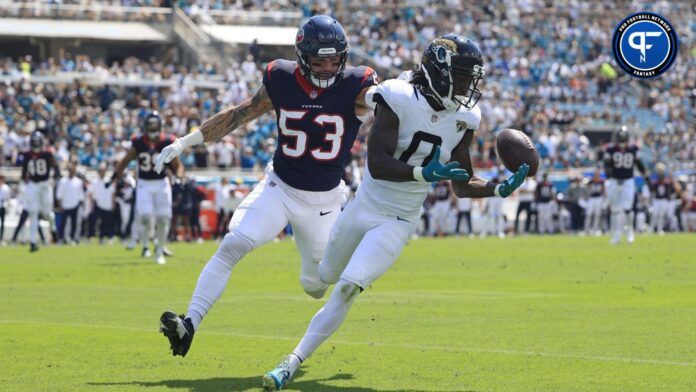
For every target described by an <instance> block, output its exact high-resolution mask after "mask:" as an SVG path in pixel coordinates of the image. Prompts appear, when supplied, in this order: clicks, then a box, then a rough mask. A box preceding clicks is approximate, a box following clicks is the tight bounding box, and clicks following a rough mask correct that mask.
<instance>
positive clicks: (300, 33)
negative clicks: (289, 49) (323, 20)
mask: <svg viewBox="0 0 696 392" xmlns="http://www.w3.org/2000/svg"><path fill="white" fill-rule="evenodd" d="M303 40H304V30H303V29H300V30H299V31H298V32H297V35H296V36H295V44H299V43H300V42H302V41H303Z"/></svg>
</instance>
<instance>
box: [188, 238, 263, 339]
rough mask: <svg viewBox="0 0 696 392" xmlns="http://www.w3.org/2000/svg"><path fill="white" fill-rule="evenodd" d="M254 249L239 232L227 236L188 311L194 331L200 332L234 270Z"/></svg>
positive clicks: (204, 268)
mask: <svg viewBox="0 0 696 392" xmlns="http://www.w3.org/2000/svg"><path fill="white" fill-rule="evenodd" d="M252 249H254V245H253V243H252V242H251V240H250V239H248V238H246V237H244V236H243V235H241V234H239V233H237V232H230V233H227V235H225V238H223V240H222V242H221V243H220V247H219V248H218V250H217V252H215V254H214V255H213V257H211V258H210V260H209V261H208V263H207V264H206V265H205V267H203V271H201V275H200V276H199V277H198V283H196V288H195V289H194V290H193V295H192V296H191V302H190V303H189V308H188V310H187V311H186V315H187V317H190V318H191V323H192V324H193V329H194V330H198V325H199V324H200V323H201V320H202V319H203V317H205V315H206V314H207V313H208V310H210V308H212V307H213V305H214V304H215V302H216V301H217V300H218V299H219V298H220V296H221V295H222V293H223V292H224V291H225V287H227V281H229V279H230V274H231V273H232V268H234V266H235V265H236V264H237V262H238V261H239V260H241V259H242V257H244V255H245V254H247V253H248V252H249V251H251V250H252Z"/></svg>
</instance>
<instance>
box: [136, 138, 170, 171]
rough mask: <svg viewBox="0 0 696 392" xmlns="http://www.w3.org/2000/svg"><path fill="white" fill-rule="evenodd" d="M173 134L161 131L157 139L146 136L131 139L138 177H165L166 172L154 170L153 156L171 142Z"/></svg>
mask: <svg viewBox="0 0 696 392" xmlns="http://www.w3.org/2000/svg"><path fill="white" fill-rule="evenodd" d="M173 141H174V137H173V136H169V135H165V134H164V133H162V134H161V135H160V138H159V140H156V141H152V140H150V139H149V138H148V137H147V136H136V137H134V138H133V139H131V142H132V144H133V148H135V151H136V158H137V159H138V178H141V179H143V180H157V179H160V178H164V177H166V176H167V175H166V173H165V171H164V170H162V172H161V173H157V172H156V171H155V156H157V154H159V153H160V152H162V149H164V148H165V147H167V146H168V145H170V144H172V142H173Z"/></svg>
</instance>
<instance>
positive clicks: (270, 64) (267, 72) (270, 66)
mask: <svg viewBox="0 0 696 392" xmlns="http://www.w3.org/2000/svg"><path fill="white" fill-rule="evenodd" d="M275 62H276V60H273V61H271V62H270V63H268V65H267V66H266V75H267V76H268V80H269V81H270V80H271V70H272V69H273V64H275Z"/></svg>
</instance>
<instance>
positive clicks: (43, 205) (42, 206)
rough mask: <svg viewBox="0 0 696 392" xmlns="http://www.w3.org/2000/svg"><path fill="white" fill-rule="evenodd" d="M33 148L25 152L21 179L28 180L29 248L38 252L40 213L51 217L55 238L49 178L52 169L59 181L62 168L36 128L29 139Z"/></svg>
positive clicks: (51, 191)
mask: <svg viewBox="0 0 696 392" xmlns="http://www.w3.org/2000/svg"><path fill="white" fill-rule="evenodd" d="M29 145H30V147H31V150H30V151H27V152H25V153H24V160H23V163H22V179H23V180H24V181H26V182H27V190H26V201H27V211H28V212H29V218H30V221H29V222H31V223H30V226H29V229H30V243H31V244H30V245H29V250H30V251H31V252H36V251H37V250H39V246H38V245H37V244H36V236H37V234H38V232H39V214H40V215H43V217H44V218H46V219H48V221H49V223H50V225H51V232H52V233H53V239H54V241H55V238H56V237H55V232H56V228H55V226H56V220H55V215H53V188H52V187H51V184H50V183H49V181H48V177H49V174H50V170H51V168H53V175H54V178H55V179H56V180H58V178H60V169H59V168H58V164H57V163H56V158H55V156H53V152H52V151H51V150H50V149H47V148H44V136H43V134H42V133H41V132H39V131H34V133H32V134H31V137H30V138H29Z"/></svg>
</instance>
